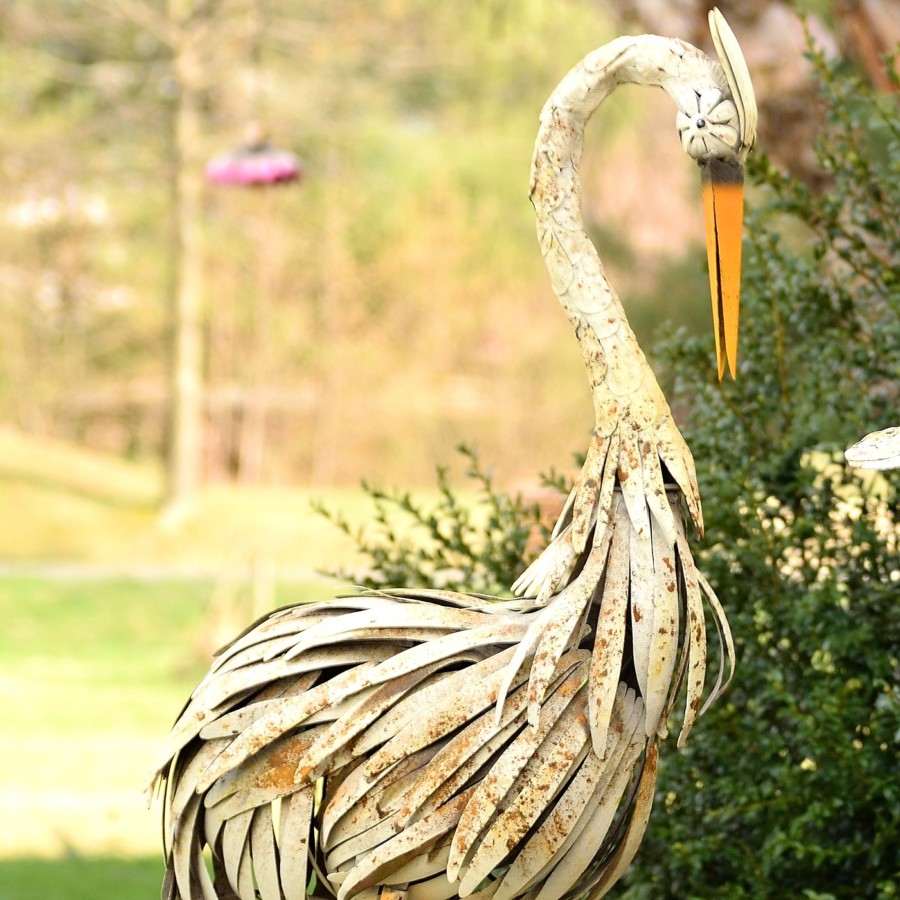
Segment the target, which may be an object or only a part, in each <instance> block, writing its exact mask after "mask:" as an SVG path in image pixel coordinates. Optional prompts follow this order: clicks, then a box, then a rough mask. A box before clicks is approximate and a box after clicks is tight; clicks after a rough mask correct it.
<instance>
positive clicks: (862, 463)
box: [844, 425, 900, 469]
mask: <svg viewBox="0 0 900 900" xmlns="http://www.w3.org/2000/svg"><path fill="white" fill-rule="evenodd" d="M844 456H845V457H846V459H847V462H848V463H850V465H851V466H856V467H857V468H860V469H898V468H900V425H894V426H893V427H892V428H884V429H883V430H881V431H873V432H872V433H871V434H867V435H866V436H865V437H864V438H860V439H859V440H858V441H857V442H856V443H855V444H854V445H853V446H852V447H848V448H847V450H846V452H845V453H844Z"/></svg>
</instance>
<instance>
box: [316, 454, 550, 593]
mask: <svg viewBox="0 0 900 900" xmlns="http://www.w3.org/2000/svg"><path fill="white" fill-rule="evenodd" d="M457 450H458V451H459V453H460V454H461V455H462V456H463V458H464V459H465V460H466V461H467V469H466V477H467V478H468V479H469V480H470V481H471V482H473V483H474V485H475V489H476V492H477V503H476V504H474V505H473V504H471V503H467V502H464V501H463V500H461V499H460V498H459V496H458V494H457V492H456V491H454V489H453V488H452V486H451V484H450V480H449V473H448V470H447V469H446V468H439V469H438V473H437V479H438V488H439V490H440V500H439V501H438V503H437V504H436V505H435V506H434V507H433V508H430V509H429V508H427V507H426V506H425V505H424V504H423V503H421V502H419V501H416V500H415V499H414V498H413V497H412V495H411V494H409V493H408V492H405V491H399V490H392V491H385V490H382V489H381V488H378V487H375V486H373V485H370V484H363V489H364V490H365V492H366V493H367V494H368V495H369V496H370V497H371V498H372V500H373V501H374V503H375V518H374V523H372V524H370V525H369V527H368V528H365V527H359V526H354V525H353V524H352V523H351V522H349V521H348V519H347V518H346V517H345V516H343V515H341V514H340V513H337V512H335V511H334V510H332V509H330V508H329V507H328V506H326V505H323V504H321V503H320V504H317V505H316V508H317V509H318V511H319V512H321V513H322V515H324V516H325V517H326V518H328V519H329V520H330V521H332V522H333V523H334V524H335V525H336V526H337V527H338V528H339V529H340V530H341V531H342V532H344V534H346V535H348V536H349V537H351V538H352V539H353V540H354V541H355V542H356V545H357V547H358V548H359V551H360V552H361V553H362V554H363V555H364V556H366V557H367V558H368V559H369V560H371V564H370V565H369V566H368V568H367V569H366V570H365V571H364V572H362V573H358V572H353V573H351V572H349V571H347V570H345V569H341V570H338V571H336V572H332V573H331V574H334V575H336V576H337V577H339V578H341V579H342V580H345V581H354V582H356V583H358V584H360V585H361V586H363V587H371V588H379V587H383V586H384V585H390V586H392V587H429V588H447V587H450V588H455V589H461V588H463V587H464V589H465V590H467V591H472V592H475V593H484V594H498V593H501V592H503V591H505V590H507V588H508V586H509V584H510V583H511V580H510V573H511V572H518V571H520V570H521V569H524V567H525V564H526V563H525V560H526V558H527V556H528V547H529V539H530V538H531V537H532V535H534V534H535V533H536V532H538V533H541V534H542V536H543V537H546V532H545V530H544V527H543V525H542V524H541V518H540V510H539V509H538V507H537V506H536V505H528V504H526V503H524V502H523V501H522V499H521V498H520V497H511V496H510V495H509V494H506V493H505V492H503V491H499V490H497V488H496V487H495V486H494V482H493V480H492V477H491V473H490V472H489V471H488V470H486V469H485V468H484V467H483V466H482V465H481V462H480V460H479V458H478V454H477V452H476V451H475V450H474V449H473V448H471V447H467V446H465V445H460V446H459V447H458V448H457Z"/></svg>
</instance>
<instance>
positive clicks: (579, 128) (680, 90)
mask: <svg viewBox="0 0 900 900" xmlns="http://www.w3.org/2000/svg"><path fill="white" fill-rule="evenodd" d="M717 69H718V71H717ZM723 82H724V78H723V76H722V74H721V69H720V68H719V67H718V66H717V65H716V64H715V63H713V62H712V60H710V59H709V58H708V57H706V56H705V55H704V54H702V53H701V52H700V51H699V50H697V49H696V48H695V47H692V46H691V45H690V44H685V43H684V42H682V41H678V40H674V39H671V38H663V37H657V36H655V35H641V36H639V37H622V38H618V39H617V40H614V41H612V42H611V43H609V44H607V45H605V46H604V47H601V48H600V49H599V50H595V51H594V52H593V53H591V54H589V55H588V56H587V57H585V58H584V59H583V60H582V61H581V62H580V63H579V64H578V65H577V66H575V68H573V69H572V70H571V71H570V72H569V73H568V74H567V75H566V76H565V78H563V80H562V81H561V82H560V83H559V85H558V87H557V88H556V90H555V91H554V92H553V94H552V95H551V96H550V99H549V100H548V101H547V103H546V104H545V105H544V109H543V111H542V112H541V121H540V128H539V130H538V136H537V141H536V143H535V151H534V159H533V162H532V172H531V190H530V197H531V202H532V203H533V205H534V209H535V214H536V216H537V227H538V240H539V243H540V246H541V251H542V253H543V255H544V261H545V263H546V265H547V270H548V272H549V273H550V280H551V283H552V285H553V290H554V293H555V294H556V295H557V297H558V298H559V300H560V302H561V303H562V305H563V307H564V308H565V310H566V312H567V313H568V315H569V318H570V319H572V321H573V323H574V324H575V326H576V330H577V331H578V333H579V338H580V339H581V338H582V331H581V329H579V326H582V329H583V323H584V322H587V323H588V324H590V325H591V327H592V329H593V331H594V332H595V335H596V337H597V338H598V339H601V340H602V338H603V336H604V333H605V332H611V331H612V330H618V329H619V327H620V326H621V325H624V326H625V328H626V329H627V331H628V332H629V333H630V328H629V327H628V325H627V321H626V320H625V316H624V312H623V311H622V308H621V304H620V303H619V300H618V297H617V296H616V294H615V292H614V291H613V290H612V288H611V286H610V284H609V281H608V280H607V278H606V276H605V275H604V273H603V267H602V265H601V263H600V257H599V255H598V254H597V251H596V249H595V248H594V245H593V244H592V243H591V241H590V239H589V238H588V237H587V235H586V234H585V231H584V223H583V220H582V216H581V181H580V178H579V175H578V164H579V162H580V160H581V151H582V145H583V138H584V127H585V125H586V123H587V121H588V119H589V118H590V117H591V115H592V114H593V112H594V110H596V109H597V107H598V106H599V105H600V104H601V103H602V102H603V100H604V99H606V97H607V96H609V94H611V93H612V91H613V90H615V88H616V87H617V86H618V85H620V84H626V83H631V84H646V85H652V86H657V87H662V88H663V89H664V90H665V91H666V92H667V93H668V94H669V95H670V96H671V97H672V98H673V100H674V101H675V103H676V105H677V106H678V107H679V108H680V109H687V108H689V104H690V103H692V102H696V101H695V100H694V98H695V97H696V95H697V94H696V92H697V91H698V90H700V89H705V88H707V87H709V88H715V87H720V86H721V84H722V83H723ZM632 338H633V335H632ZM628 343H632V341H628ZM581 344H582V351H583V352H584V353H588V352H589V350H588V349H587V348H586V346H585V342H584V340H583V339H582V340H581ZM633 346H634V348H635V349H636V348H637V343H636V341H634V342H633ZM590 352H593V351H590ZM637 352H638V354H639V358H640V360H641V361H643V354H642V353H640V350H639V349H638V350H637ZM585 361H586V363H587V364H588V367H589V368H591V360H589V359H588V357H587V356H586V357H585ZM592 380H593V373H592Z"/></svg>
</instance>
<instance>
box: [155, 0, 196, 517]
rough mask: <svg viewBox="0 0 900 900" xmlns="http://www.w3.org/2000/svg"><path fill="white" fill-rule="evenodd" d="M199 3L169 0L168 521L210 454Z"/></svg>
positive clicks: (191, 492)
mask: <svg viewBox="0 0 900 900" xmlns="http://www.w3.org/2000/svg"><path fill="white" fill-rule="evenodd" d="M194 5H195V4H194V0H168V14H169V19H170V21H172V22H173V23H175V24H176V25H179V26H181V27H180V28H178V32H177V37H176V40H175V42H174V45H173V47H172V53H173V60H172V69H173V73H174V76H175V79H176V82H177V97H176V100H175V112H174V121H173V131H174V134H173V144H174V147H173V151H174V157H175V158H174V167H173V195H174V196H173V201H174V209H173V220H174V229H173V230H174V234H173V241H174V246H173V248H172V259H173V269H174V273H173V274H174V277H173V296H172V301H173V306H172V324H171V351H170V352H171V369H170V373H169V390H170V397H169V410H168V448H167V484H166V497H165V506H164V515H166V516H178V515H182V514H184V513H185V512H187V511H188V510H189V509H190V506H191V503H192V501H193V499H194V497H195V494H196V491H197V488H198V486H199V483H200V475H201V472H200V469H201V460H202V456H203V246H202V231H203V229H202V199H203V166H202V160H201V159H200V153H199V149H200V134H201V114H200V86H201V80H202V60H201V39H202V34H203V32H202V31H200V30H199V29H197V28H196V27H190V20H191V16H192V14H193V13H194Z"/></svg>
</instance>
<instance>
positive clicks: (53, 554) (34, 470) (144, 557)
mask: <svg viewBox="0 0 900 900" xmlns="http://www.w3.org/2000/svg"><path fill="white" fill-rule="evenodd" d="M160 490H161V477H160V473H159V471H158V469H157V468H155V467H153V466H150V465H145V464H139V463H133V462H127V461H124V460H121V459H118V458H116V457H112V456H109V455H107V454H103V453H98V452H94V451H90V450H85V449H82V448H78V447H74V446H72V445H69V444H64V443H62V442H58V441H52V440H47V439H39V438H33V437H26V436H25V435H21V434H19V433H18V432H15V431H12V430H9V429H3V428H0V561H4V562H14V563H35V562H42V561H50V562H54V563H57V562H59V561H69V562H79V563H94V564H103V565H113V566H116V567H120V568H128V567H130V566H151V567H153V566H161V567H171V566H182V567H184V566H186V567H204V568H206V569H209V568H213V569H225V568H229V569H235V568H240V567H242V566H245V565H246V564H247V563H249V562H250V561H251V560H253V559H262V560H264V561H267V562H273V563H275V564H276V565H279V566H280V567H283V568H285V567H290V568H291V569H292V570H300V571H303V570H306V571H307V572H309V571H312V570H314V569H317V568H320V567H322V566H328V565H330V564H332V563H335V562H337V561H344V562H346V561H347V560H348V559H349V558H350V556H351V554H352V549H353V548H352V546H351V545H350V543H349V541H347V540H346V539H345V538H344V537H343V536H342V535H340V534H339V533H338V532H337V531H336V530H335V529H333V528H331V527H330V526H328V525H327V524H325V523H324V521H323V519H322V518H321V516H319V515H318V514H316V513H314V512H313V511H312V509H311V508H310V501H311V500H312V499H318V497H319V496H320V495H321V492H317V491H313V492H310V491H305V490H300V489H296V488H290V487H283V486H278V487H268V488H266V487H261V488H235V487H231V486H216V487H211V488H209V489H207V490H205V491H204V492H203V493H202V494H201V496H200V497H199V499H198V503H197V508H196V510H195V514H194V515H193V516H192V517H191V518H190V519H188V520H187V521H185V522H182V523H180V524H179V525H178V526H172V525H165V524H164V523H162V522H161V521H160V519H159V516H158V514H157V502H158V497H159V495H160ZM326 499H327V501H328V503H329V504H330V505H332V506H334V507H337V508H340V509H342V510H345V511H346V512H347V513H348V515H350V516H351V518H357V517H364V516H365V515H367V512H368V509H369V507H368V503H367V501H366V499H365V497H364V496H363V494H362V492H361V491H359V490H340V491H329V492H328V493H327V496H326Z"/></svg>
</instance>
